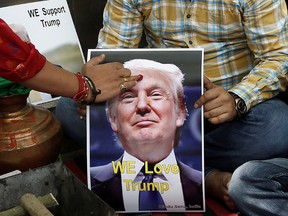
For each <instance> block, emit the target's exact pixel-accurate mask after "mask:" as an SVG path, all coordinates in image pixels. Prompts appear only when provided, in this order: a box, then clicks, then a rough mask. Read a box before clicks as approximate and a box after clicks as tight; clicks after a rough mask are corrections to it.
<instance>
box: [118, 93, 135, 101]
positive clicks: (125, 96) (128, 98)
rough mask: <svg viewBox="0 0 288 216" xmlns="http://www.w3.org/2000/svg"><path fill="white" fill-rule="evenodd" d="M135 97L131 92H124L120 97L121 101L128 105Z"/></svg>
mask: <svg viewBox="0 0 288 216" xmlns="http://www.w3.org/2000/svg"><path fill="white" fill-rule="evenodd" d="M135 97H136V96H135V95H134V94H133V93H132V92H125V93H123V94H122V95H121V97H120V98H121V101H123V102H125V103H130V102H133V100H134V99H135Z"/></svg>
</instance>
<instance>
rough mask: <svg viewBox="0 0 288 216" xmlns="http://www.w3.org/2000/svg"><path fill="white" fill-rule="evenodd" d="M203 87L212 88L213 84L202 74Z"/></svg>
mask: <svg viewBox="0 0 288 216" xmlns="http://www.w3.org/2000/svg"><path fill="white" fill-rule="evenodd" d="M204 87H205V89H206V90H209V89H213V88H214V87H215V85H214V83H213V82H211V81H210V80H209V79H208V78H207V77H206V76H204Z"/></svg>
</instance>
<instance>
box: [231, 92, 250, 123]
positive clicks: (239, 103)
mask: <svg viewBox="0 0 288 216" xmlns="http://www.w3.org/2000/svg"><path fill="white" fill-rule="evenodd" d="M229 94H230V95H231V96H232V97H233V99H234V101H235V109H236V112H237V116H238V117H240V118H242V117H243V116H244V115H245V114H246V112H247V106H246V104H245V101H244V100H243V99H242V98H240V97H239V96H238V95H236V94H235V93H233V92H229Z"/></svg>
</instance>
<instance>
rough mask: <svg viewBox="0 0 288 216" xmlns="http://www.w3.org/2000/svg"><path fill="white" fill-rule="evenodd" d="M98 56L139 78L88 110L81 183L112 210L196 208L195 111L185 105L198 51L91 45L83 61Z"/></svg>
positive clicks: (200, 186)
mask: <svg viewBox="0 0 288 216" xmlns="http://www.w3.org/2000/svg"><path fill="white" fill-rule="evenodd" d="M102 53H104V54H105V55H106V62H114V61H117V62H122V63H124V67H126V68H128V69H130V71H131V74H132V75H134V76H135V75H141V76H143V77H142V80H141V81H139V82H138V83H137V84H136V86H134V87H133V88H132V89H129V90H127V89H125V88H122V91H121V93H120V95H119V96H116V97H115V98H112V99H110V100H108V101H107V103H106V104H102V105H93V106H90V107H88V110H87V111H88V113H87V158H88V163H87V165H88V166H87V167H88V169H87V173H88V187H89V188H90V189H91V190H92V191H94V192H95V193H96V194H97V195H99V196H100V198H102V199H103V200H104V201H105V202H106V203H107V204H109V205H110V206H111V207H112V208H113V209H114V210H115V211H117V212H139V211H140V212H141V211H167V212H184V211H187V212H201V211H204V210H205V199H204V180H203V179H204V177H203V135H202V132H203V129H202V124H203V123H202V110H201V108H199V109H194V108H193V103H194V102H195V101H196V99H197V98H198V97H199V96H200V95H201V93H202V76H203V72H202V71H203V69H202V67H203V50H202V49H165V50H164V49H117V50H99V49H98V50H90V51H89V53H88V59H90V58H92V57H94V56H97V55H99V54H102ZM122 84H124V86H125V78H124V77H123V83H122ZM120 87H121V85H120V86H119V88H120ZM122 87H123V86H122ZM107 119H108V120H107Z"/></svg>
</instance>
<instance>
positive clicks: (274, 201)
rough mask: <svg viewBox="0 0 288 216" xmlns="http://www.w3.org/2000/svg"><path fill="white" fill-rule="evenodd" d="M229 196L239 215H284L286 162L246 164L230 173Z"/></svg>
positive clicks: (287, 188) (286, 212)
mask: <svg viewBox="0 0 288 216" xmlns="http://www.w3.org/2000/svg"><path fill="white" fill-rule="evenodd" d="M229 194H230V196H231V198H232V199H233V201H234V202H235V204H236V207H237V208H238V210H239V211H240V212H241V214H243V215H249V216H254V215H257V216H258V215H261V216H266V215H267V216H273V215H275V216H287V215H288V159H287V158H275V159H271V160H263V161H250V162H247V163H245V164H244V165H242V166H240V167H239V168H237V169H236V171H235V172H234V173H233V176H232V179H231V182H230V185H229Z"/></svg>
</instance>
